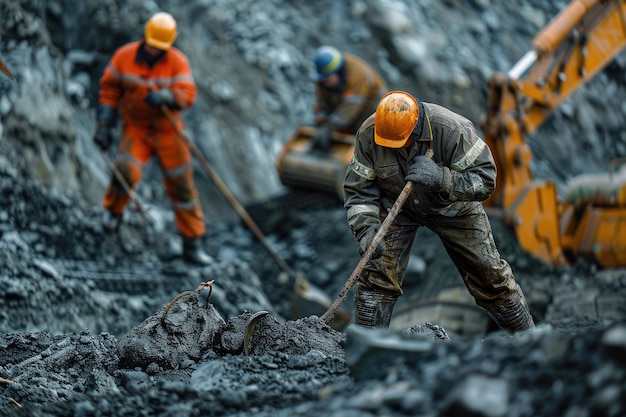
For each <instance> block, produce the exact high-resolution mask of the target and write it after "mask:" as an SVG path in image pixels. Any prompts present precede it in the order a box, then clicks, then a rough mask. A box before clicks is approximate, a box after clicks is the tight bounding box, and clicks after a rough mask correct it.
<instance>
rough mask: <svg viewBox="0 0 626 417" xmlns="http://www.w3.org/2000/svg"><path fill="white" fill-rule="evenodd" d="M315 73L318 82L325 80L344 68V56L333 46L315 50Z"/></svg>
mask: <svg viewBox="0 0 626 417" xmlns="http://www.w3.org/2000/svg"><path fill="white" fill-rule="evenodd" d="M313 61H314V62H315V71H316V76H317V80H318V81H320V80H323V79H324V78H326V77H328V76H329V75H332V74H334V73H336V72H337V71H339V70H340V69H341V68H342V67H343V63H344V59H343V54H342V53H341V51H339V49H337V48H335V47H333V46H328V45H324V46H320V47H319V48H317V49H316V50H315V58H314V59H313Z"/></svg>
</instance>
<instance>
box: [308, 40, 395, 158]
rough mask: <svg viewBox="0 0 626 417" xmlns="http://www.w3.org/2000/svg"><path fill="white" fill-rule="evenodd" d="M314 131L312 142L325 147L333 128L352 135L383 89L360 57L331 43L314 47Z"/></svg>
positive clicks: (374, 106)
mask: <svg viewBox="0 0 626 417" xmlns="http://www.w3.org/2000/svg"><path fill="white" fill-rule="evenodd" d="M314 63H315V70H316V74H315V77H316V84H315V97H316V102H315V104H314V107H313V111H314V113H315V114H314V115H315V126H316V127H317V134H316V135H315V137H314V138H313V139H314V146H315V147H317V148H318V149H325V148H327V147H328V145H329V142H330V138H331V137H332V134H333V132H335V131H336V132H339V133H344V134H351V135H354V134H355V133H356V131H357V130H358V129H359V126H361V123H363V121H364V120H365V119H367V117H368V116H369V115H370V114H372V113H373V112H374V110H375V109H376V104H377V103H378V100H380V98H381V97H382V96H383V94H385V93H386V92H387V85H386V84H385V81H384V80H383V78H382V77H381V76H380V75H379V74H378V73H377V72H376V71H375V70H374V69H373V68H372V67H371V66H369V65H368V64H367V63H365V62H364V61H363V60H361V59H360V58H358V57H356V56H354V55H352V54H349V53H347V52H341V51H339V50H338V49H337V48H335V47H333V46H328V45H324V46H320V47H319V48H317V50H316V51H315V58H314Z"/></svg>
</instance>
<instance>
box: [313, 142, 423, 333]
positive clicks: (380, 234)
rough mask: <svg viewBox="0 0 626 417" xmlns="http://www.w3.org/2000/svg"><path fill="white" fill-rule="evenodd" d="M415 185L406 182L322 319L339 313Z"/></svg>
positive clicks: (332, 317) (328, 321) (325, 320)
mask: <svg viewBox="0 0 626 417" xmlns="http://www.w3.org/2000/svg"><path fill="white" fill-rule="evenodd" d="M426 155H427V156H428V157H429V158H432V157H433V151H432V149H428V151H427V152H426ZM414 185H415V184H414V183H413V182H412V181H408V182H407V183H406V185H405V186H404V188H403V189H402V191H401V192H400V195H399V196H398V198H397V199H396V202H395V203H393V206H392V207H391V210H389V214H387V217H386V218H385V220H384V221H383V224H382V225H381V226H380V228H379V229H378V231H377V232H376V234H375V235H374V239H373V240H372V243H370V245H369V247H368V248H367V250H366V251H365V253H364V254H363V256H362V257H361V260H360V261H359V263H358V264H357V266H356V268H354V271H353V272H352V274H351V275H350V278H348V281H346V283H345V285H344V286H343V288H342V289H341V291H340V292H339V295H338V296H337V298H336V299H335V301H334V302H333V303H332V304H331V306H330V308H329V309H328V310H326V312H325V313H324V314H322V316H321V317H320V319H322V320H323V321H324V322H325V323H326V324H328V323H330V322H332V320H333V319H334V317H335V314H336V313H337V309H338V308H339V306H340V305H341V303H343V302H344V300H345V299H346V296H347V295H348V292H350V289H352V286H353V285H354V282H355V281H356V280H357V278H358V277H359V275H361V273H362V272H363V269H364V268H365V266H366V265H367V263H368V262H369V260H370V259H371V257H372V254H373V253H374V251H375V250H376V248H377V247H378V245H379V244H380V242H381V241H382V240H383V238H384V237H385V234H386V233H387V231H388V230H389V227H390V226H391V224H392V223H393V221H394V220H395V219H396V217H397V216H398V213H400V210H401V209H402V206H403V205H404V203H405V202H406V199H407V198H408V197H409V195H411V191H413V186H414Z"/></svg>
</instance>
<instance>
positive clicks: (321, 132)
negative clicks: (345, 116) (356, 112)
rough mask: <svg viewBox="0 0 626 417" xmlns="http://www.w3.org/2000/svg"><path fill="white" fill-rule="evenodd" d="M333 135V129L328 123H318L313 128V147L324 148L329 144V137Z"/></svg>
mask: <svg viewBox="0 0 626 417" xmlns="http://www.w3.org/2000/svg"><path fill="white" fill-rule="evenodd" d="M332 136H333V129H332V127H331V126H328V125H320V126H317V127H316V128H315V134H314V135H313V138H312V139H313V148H314V149H319V150H322V151H323V150H326V149H328V146H329V145H330V139H331V138H332Z"/></svg>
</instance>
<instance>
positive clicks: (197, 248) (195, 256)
mask: <svg viewBox="0 0 626 417" xmlns="http://www.w3.org/2000/svg"><path fill="white" fill-rule="evenodd" d="M201 245H202V239H201V238H199V237H196V238H189V237H183V259H184V260H185V261H188V262H191V263H194V264H198V265H210V264H212V263H214V261H213V258H211V257H210V256H209V255H207V254H206V253H205V252H204V250H202V246H201Z"/></svg>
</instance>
